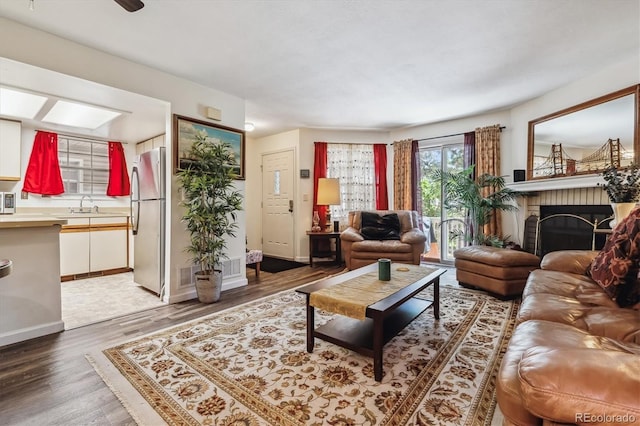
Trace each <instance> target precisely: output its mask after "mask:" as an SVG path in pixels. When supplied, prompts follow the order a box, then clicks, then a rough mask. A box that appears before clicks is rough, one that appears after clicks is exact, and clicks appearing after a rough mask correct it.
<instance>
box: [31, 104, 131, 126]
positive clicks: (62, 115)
mask: <svg viewBox="0 0 640 426" xmlns="http://www.w3.org/2000/svg"><path fill="white" fill-rule="evenodd" d="M120 115H121V113H120V112H117V111H112V110H108V109H103V108H98V107H95V106H90V105H84V104H77V103H74V102H68V101H57V102H56V104H55V105H54V106H53V108H51V109H50V110H49V112H48V113H47V115H45V117H44V118H43V119H42V121H45V122H47V123H54V124H62V125H65V126H73V127H82V128H84V129H91V130H95V129H97V128H98V127H100V126H102V125H103V124H105V123H107V122H109V121H111V120H113V119H114V118H116V117H118V116H120Z"/></svg>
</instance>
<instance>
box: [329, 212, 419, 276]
mask: <svg viewBox="0 0 640 426" xmlns="http://www.w3.org/2000/svg"><path fill="white" fill-rule="evenodd" d="M370 212H372V213H376V214H378V215H380V216H384V215H387V214H389V213H396V214H397V215H398V219H399V220H400V239H399V240H398V239H389V240H376V239H366V238H365V237H364V236H363V235H362V233H361V229H362V212H361V211H354V212H349V227H348V228H347V229H345V230H344V231H343V232H342V233H341V234H340V242H341V248H342V253H343V254H344V260H345V263H346V264H347V268H348V269H357V268H360V267H362V266H365V265H369V264H371V263H374V262H376V261H377V260H378V259H380V258H387V259H391V261H392V262H401V263H411V264H414V265H419V264H420V255H421V254H422V253H423V252H424V248H425V242H426V240H427V237H426V236H425V234H424V232H422V230H421V229H420V222H419V217H418V212H416V211H412V210H370Z"/></svg>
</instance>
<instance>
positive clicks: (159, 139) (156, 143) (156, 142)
mask: <svg viewBox="0 0 640 426" xmlns="http://www.w3.org/2000/svg"><path fill="white" fill-rule="evenodd" d="M152 141H153V142H152V144H153V147H154V148H159V147H161V146H164V135H160V136H156V137H155V138H153V140H152Z"/></svg>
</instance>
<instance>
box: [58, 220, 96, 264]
mask: <svg viewBox="0 0 640 426" xmlns="http://www.w3.org/2000/svg"><path fill="white" fill-rule="evenodd" d="M89 244H90V240H89V219H67V224H66V225H63V226H62V230H61V231H60V275H62V276H64V275H75V274H86V273H88V272H89V271H90V266H89Z"/></svg>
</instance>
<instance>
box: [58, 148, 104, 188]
mask: <svg viewBox="0 0 640 426" xmlns="http://www.w3.org/2000/svg"><path fill="white" fill-rule="evenodd" d="M108 147H109V146H108V144H107V143H105V142H92V141H88V140H81V139H72V138H63V137H59V139H58V161H59V163H60V173H61V174H62V181H63V184H64V194H63V195H77V194H79V195H104V194H106V192H107V183H108V181H109V151H108Z"/></svg>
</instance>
